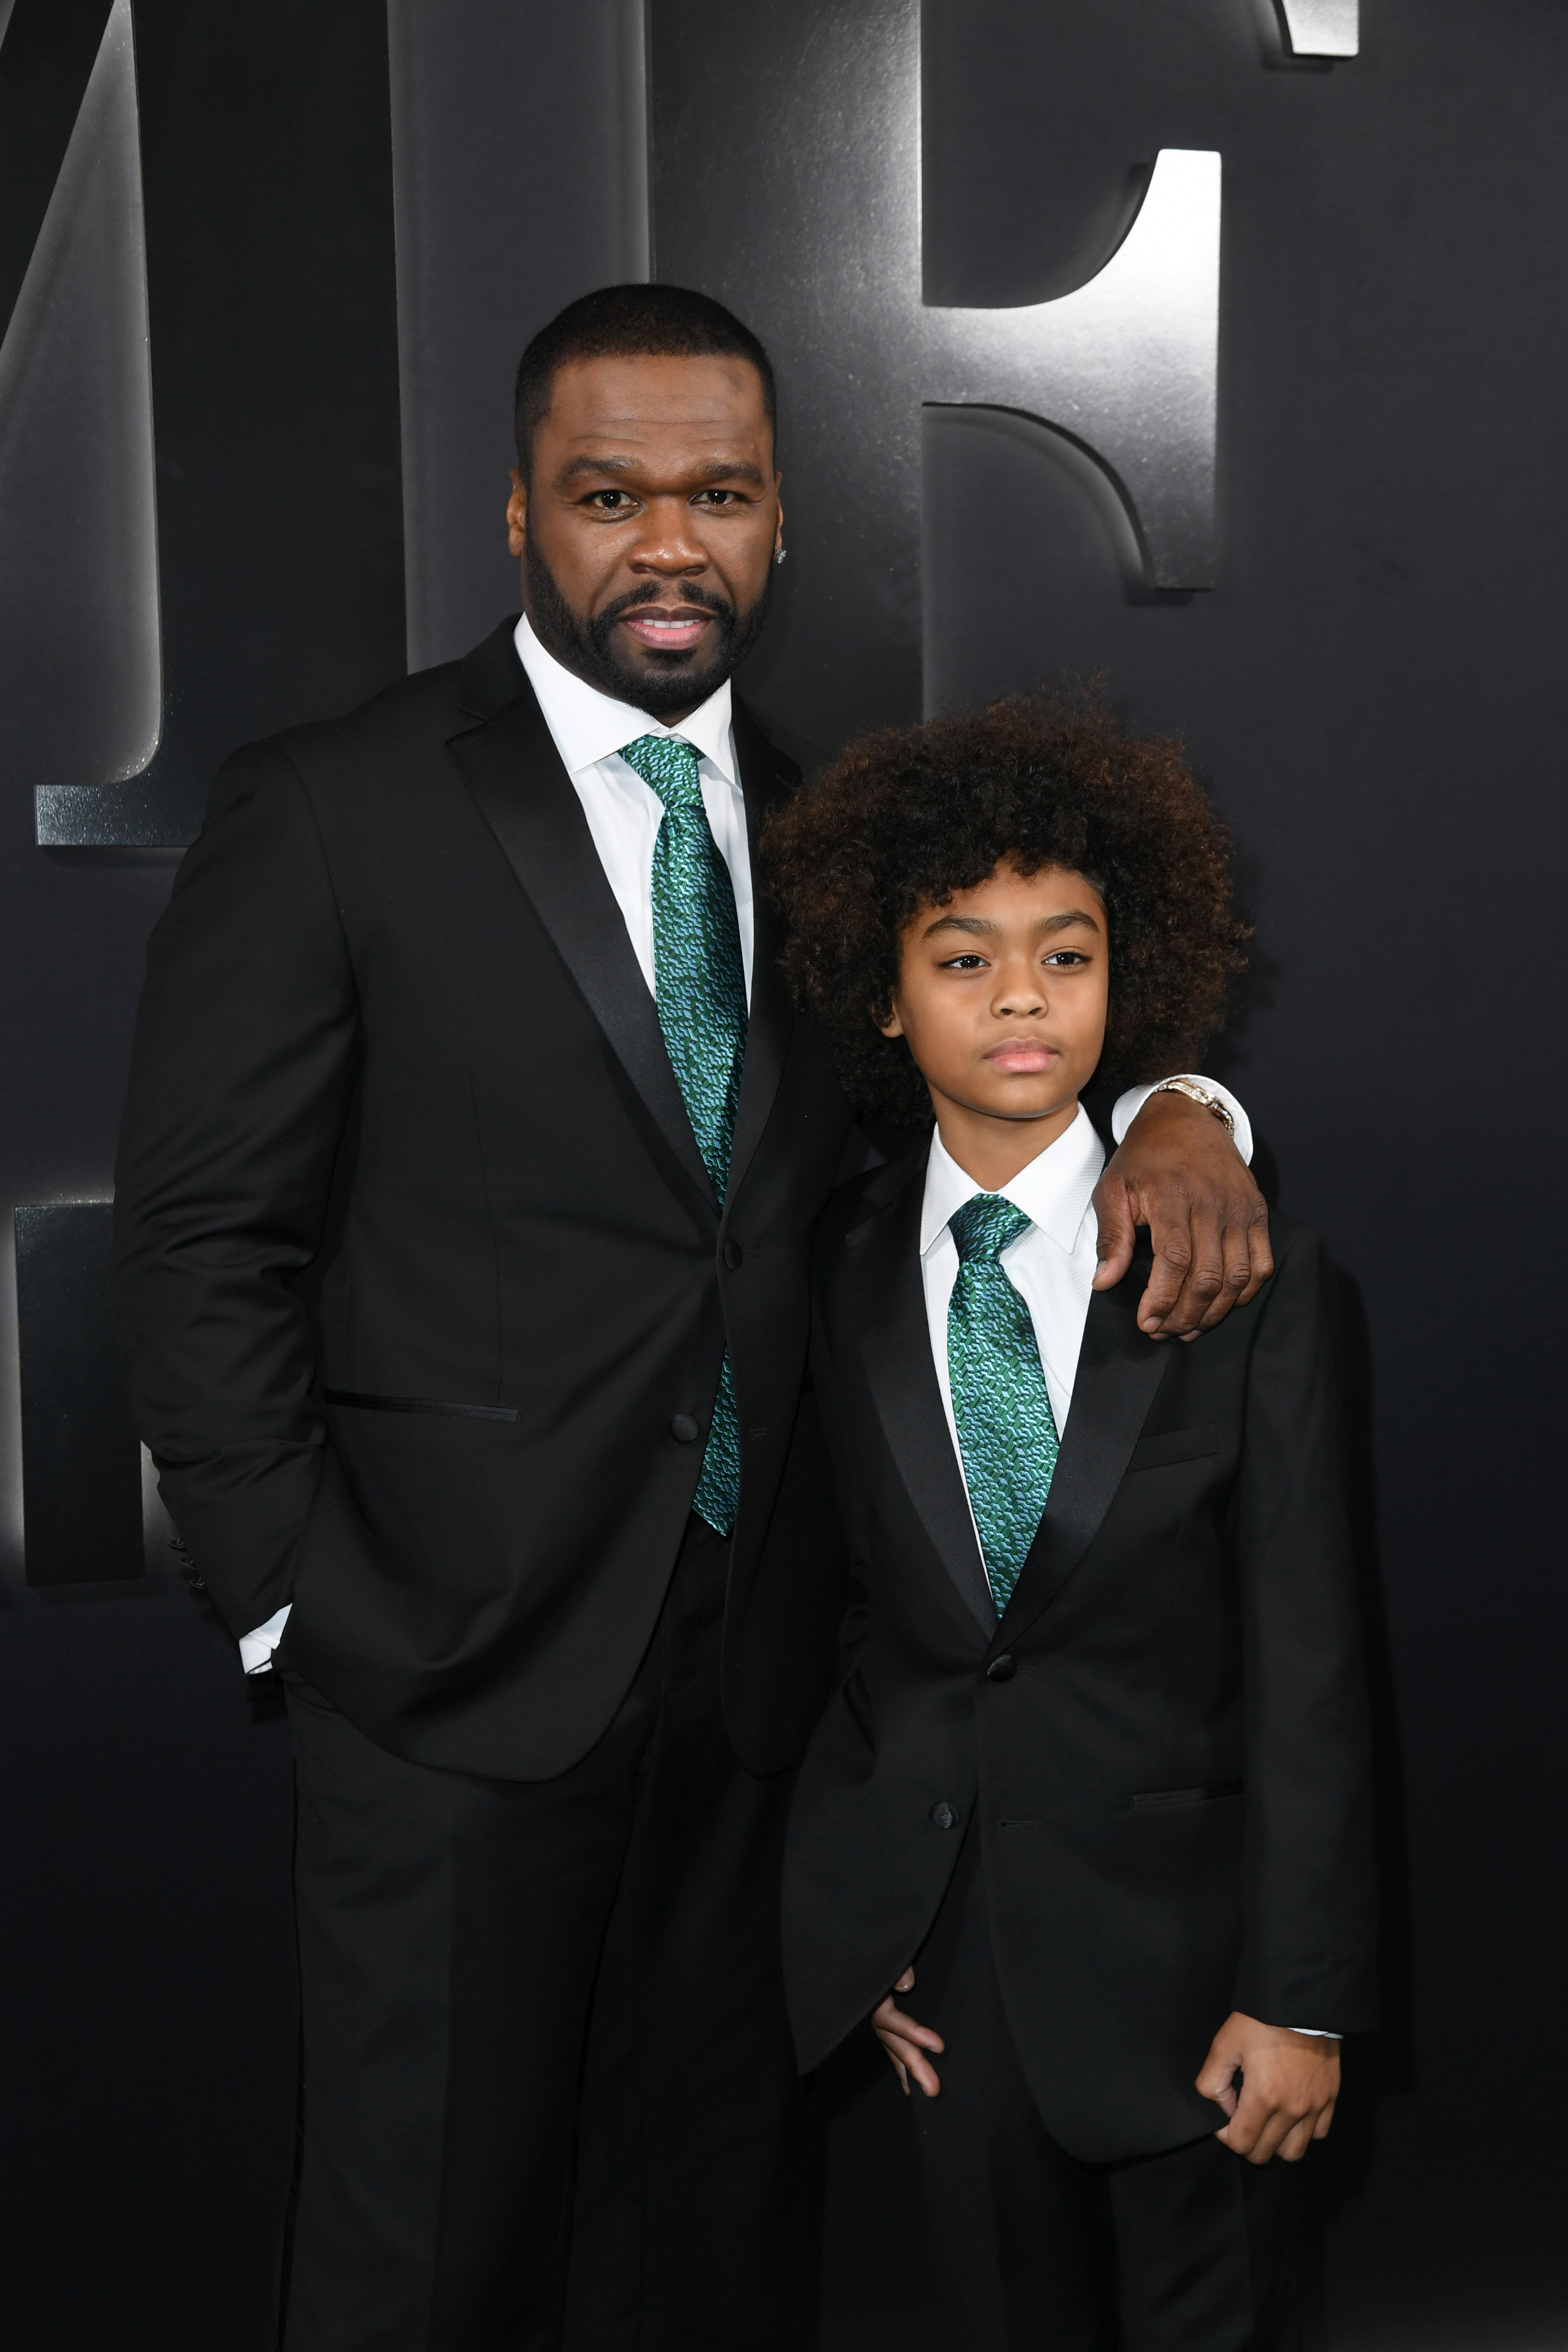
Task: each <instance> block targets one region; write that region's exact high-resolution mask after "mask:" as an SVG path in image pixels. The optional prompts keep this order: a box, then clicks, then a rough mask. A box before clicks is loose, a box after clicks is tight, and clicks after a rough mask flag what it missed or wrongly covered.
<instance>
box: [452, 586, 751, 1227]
mask: <svg viewBox="0 0 1568 2352" xmlns="http://www.w3.org/2000/svg"><path fill="white" fill-rule="evenodd" d="M498 634H499V633H498ZM489 650H490V648H489V644H488V643H487V646H484V647H481V648H480V652H481V653H483V654H486V655H489ZM511 657H512V661H513V663H514V665H515V667H516V675H517V679H518V681H519V691H518V692H517V694H516V696H515V697H514V698H513V699H512V700H510V701H509V702H508V703H506V704H505V705H504V707H503V708H502V709H500V710H499V711H498V712H496V713H495V714H494V715H493V716H491V717H490V718H489V719H486V721H485V723H484V724H483V725H482V726H479V727H476V728H474V729H472V730H470V731H469V732H468V733H467V734H463V735H457V736H454V737H453V738H452V739H451V740H450V741H449V742H448V743H447V750H448V751H450V753H451V755H452V757H453V759H454V760H455V761H457V763H458V769H459V770H460V772H461V773H462V777H463V781H464V782H465V783H466V784H467V785H468V790H469V791H470V792H471V793H472V794H473V796H474V798H475V800H476V801H477V802H478V803H479V808H480V810H481V811H482V812H483V814H484V816H485V818H486V820H487V822H488V823H489V827H490V830H491V832H492V833H493V834H494V835H495V837H496V839H497V840H498V841H499V842H500V845H501V848H502V850H503V851H504V852H505V854H506V857H507V862H508V863H509V865H510V867H511V870H512V872H513V873H514V874H515V875H516V877H517V878H518V880H519V882H520V883H521V886H522V888H523V891H524V894H525V895H526V897H527V898H528V902H529V904H530V906H531V908H533V911H534V913H535V914H536V915H537V916H538V918H539V919H540V921H541V922H542V924H543V926H544V929H545V930H546V931H547V932H548V933H549V935H550V937H551V939H552V940H553V941H554V943H555V946H556V949H557V950H558V951H559V953H560V955H561V958H562V961H563V963H564V964H565V966H566V968H567V970H568V971H570V973H571V974H572V977H573V979H574V981H575V982H576V983H577V986H578V987H579V989H580V990H581V991H582V992H583V994H584V997H585V998H586V1000H587V1003H588V1007H589V1010H590V1011H591V1012H592V1013H593V1015H594V1017H595V1020H596V1021H597V1022H598V1024H599V1026H600V1028H601V1029H602V1030H603V1031H604V1033H605V1036H606V1037H607V1038H608V1039H609V1042H610V1044H611V1045H612V1047H613V1048H614V1050H615V1053H616V1057H617V1059H618V1060H619V1061H620V1064H621V1066H622V1067H623V1068H624V1069H625V1071H626V1076H628V1077H629V1078H630V1080H631V1082H632V1084H633V1086H634V1087H636V1088H637V1093H638V1095H639V1096H640V1097H642V1100H643V1102H644V1104H645V1105H646V1107H647V1110H648V1112H649V1113H650V1115H651V1116H652V1118H653V1119H654V1120H655V1122H656V1124H657V1125H658V1129H659V1131H660V1132H661V1134H662V1135H663V1137H664V1139H665V1141H666V1142H667V1143H668V1145H669V1148H670V1150H672V1151H673V1152H674V1154H675V1156H676V1159H677V1160H679V1163H680V1167H681V1169H682V1171H683V1172H684V1173H685V1175H686V1176H687V1177H688V1178H689V1180H690V1181H691V1183H692V1184H693V1185H694V1186H695V1187H696V1189H697V1192H698V1193H699V1195H700V1199H701V1200H702V1202H704V1204H705V1205H706V1207H707V1208H708V1209H709V1211H710V1213H711V1212H716V1211H717V1208H718V1202H716V1200H715V1199H714V1196H713V1188H712V1185H711V1184H710V1182H709V1180H708V1171H707V1170H706V1168H704V1166H703V1164H702V1155H701V1153H700V1151H699V1150H698V1149H697V1139H696V1137H695V1136H694V1135H693V1134H692V1132H691V1122H690V1120H689V1118H687V1115H686V1106H685V1104H684V1103H683V1102H682V1101H681V1098H680V1089H679V1087H678V1086H677V1085H676V1082H675V1073H674V1071H673V1070H672V1069H671V1067H670V1064H669V1055H668V1052H667V1051H666V1048H665V1043H664V1034H663V1032H662V1031H661V1030H660V1028H659V1025H658V1013H656V1012H655V1010H654V1003H653V997H652V995H651V993H650V992H649V990H648V986H647V982H646V981H645V980H644V978H643V976H642V969H641V967H640V965H639V964H638V962H637V957H636V955H635V954H634V952H633V950H632V943H631V940H629V939H628V938H627V936H626V923H625V920H624V919H623V918H622V915H621V910H620V908H619V907H618V906H617V905H616V896H615V893H614V891H613V890H612V889H611V888H610V886H609V884H608V882H607V881H606V880H605V869H604V867H603V866H601V865H600V863H599V856H598V852H597V851H596V850H595V847H594V836H593V835H592V834H591V833H590V832H589V830H588V822H587V819H586V818H585V817H584V814H583V804H582V803H581V801H579V799H578V798H577V795H576V793H575V792H574V790H573V788H572V780H571V778H570V777H569V776H568V774H567V773H566V771H565V769H564V768H563V766H562V764H561V756H560V753H559V752H558V751H556V749H555V743H554V740H553V738H552V735H551V732H550V730H549V728H548V727H547V726H546V725H545V723H544V717H543V713H542V711H541V709H540V708H539V704H538V701H537V700H536V698H535V697H534V693H533V689H532V688H531V686H530V685H529V683H528V680H527V677H526V675H525V673H524V671H523V668H522V665H521V662H519V661H518V660H517V656H516V654H515V652H513V653H512V656H511ZM497 658H498V660H499V658H500V656H497ZM473 659H474V657H473V656H470V663H471V662H472V661H473Z"/></svg>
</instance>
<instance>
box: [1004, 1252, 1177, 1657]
mask: <svg viewBox="0 0 1568 2352" xmlns="http://www.w3.org/2000/svg"><path fill="white" fill-rule="evenodd" d="M1148 1273H1149V1261H1148V1260H1147V1259H1146V1258H1144V1257H1139V1258H1138V1259H1136V1260H1135V1261H1134V1263H1133V1265H1132V1268H1131V1272H1130V1273H1128V1274H1126V1275H1124V1276H1122V1278H1121V1281H1120V1282H1119V1283H1118V1284H1117V1285H1116V1286H1115V1288H1114V1289H1112V1290H1097V1291H1095V1292H1094V1293H1093V1295H1092V1296H1091V1297H1090V1299H1089V1317H1088V1320H1087V1321H1086V1322H1085V1324H1084V1328H1083V1345H1082V1348H1081V1349H1079V1361H1078V1377H1077V1379H1076V1380H1075V1381H1074V1382H1073V1391H1072V1410H1071V1412H1069V1413H1068V1425H1067V1433H1066V1435H1065V1436H1064V1437H1063V1439H1062V1448H1061V1453H1060V1454H1059V1455H1058V1459H1057V1467H1056V1475H1055V1476H1054V1477H1053V1478H1052V1480H1051V1491H1050V1496H1049V1498H1048V1500H1047V1504H1046V1509H1045V1516H1044V1517H1043V1518H1042V1519H1041V1521H1040V1525H1039V1528H1038V1531H1037V1534H1036V1537H1035V1540H1034V1543H1033V1544H1032V1545H1031V1547H1030V1549H1029V1556H1028V1558H1027V1559H1026V1561H1025V1562H1024V1565H1023V1568H1022V1570H1020V1571H1019V1576H1018V1581H1017V1583H1016V1585H1015V1587H1014V1588H1013V1597H1012V1599H1011V1601H1009V1602H1008V1604H1007V1611H1006V1614H1005V1617H1004V1619H1003V1621H1002V1629H1001V1633H1000V1634H999V1636H998V1639H999V1640H1001V1641H1003V1642H1012V1641H1016V1639H1017V1637H1018V1635H1019V1634H1020V1633H1023V1632H1024V1631H1025V1629H1026V1627H1027V1626H1029V1625H1031V1624H1032V1623H1033V1622H1034V1621H1035V1619H1036V1618H1037V1617H1038V1616H1040V1615H1042V1614H1043V1612H1045V1611H1046V1610H1047V1609H1048V1608H1049V1607H1050V1605H1051V1602H1052V1601H1054V1600H1055V1599H1056V1597H1057V1595H1058V1593H1059V1592H1060V1591H1061V1589H1062V1587H1063V1585H1064V1584H1066V1582H1067V1580H1068V1577H1070V1576H1071V1574H1072V1572H1073V1570H1074V1569H1076V1568H1077V1566H1078V1564H1079V1560H1080V1559H1082V1558H1083V1556H1084V1553H1085V1552H1086V1551H1087V1550H1088V1549H1089V1545H1090V1544H1091V1543H1092V1542H1093V1540H1094V1538H1095V1537H1096V1536H1097V1535H1098V1534H1099V1532H1100V1522H1101V1520H1102V1519H1103V1518H1104V1517H1105V1514H1106V1513H1107V1511H1108V1510H1109V1509H1110V1505H1111V1500H1112V1497H1113V1496H1114V1495H1115V1493H1116V1490H1117V1488H1118V1486H1121V1481H1122V1478H1123V1476H1124V1475H1126V1470H1127V1465H1128V1462H1129V1460H1130V1458H1131V1453H1132V1448H1133V1447H1134V1445H1136V1444H1137V1443H1138V1433H1139V1431H1140V1430H1141V1429H1142V1426H1143V1423H1144V1422H1145V1421H1146V1420H1147V1418H1148V1414H1149V1408H1150V1406H1151V1405H1152V1403H1153V1402H1154V1391H1155V1390H1156V1389H1157V1388H1158V1387H1159V1385H1160V1382H1161V1381H1162V1379H1163V1377H1164V1371H1165V1366H1166V1364H1167V1363H1168V1362H1169V1361H1170V1351H1171V1348H1172V1345H1173V1342H1171V1341H1170V1340H1161V1339H1145V1338H1144V1336H1143V1334H1142V1331H1140V1329H1139V1328H1138V1319H1137V1318H1138V1301H1139V1300H1140V1298H1142V1296H1143V1289H1144V1285H1145V1283H1146V1282H1147V1280H1148ZM1198 1344H1199V1345H1200V1346H1201V1345H1202V1342H1201V1341H1200V1342H1199V1343H1198Z"/></svg>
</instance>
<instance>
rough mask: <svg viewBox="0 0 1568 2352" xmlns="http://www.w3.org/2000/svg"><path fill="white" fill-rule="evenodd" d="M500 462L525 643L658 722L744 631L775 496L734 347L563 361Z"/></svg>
mask: <svg viewBox="0 0 1568 2352" xmlns="http://www.w3.org/2000/svg"><path fill="white" fill-rule="evenodd" d="M511 479H512V492H511V498H510V502H509V504H508V506H507V525H508V531H509V539H510V547H511V551H512V553H513V554H514V555H520V556H521V558H522V585H523V605H524V609H525V610H526V612H527V614H528V617H529V621H530V623H531V625H532V627H533V630H534V632H535V634H536V635H537V636H538V637H539V639H540V642H541V643H542V645H543V646H545V647H546V648H547V649H548V650H549V651H550V652H551V653H552V654H553V655H554V656H555V658H556V659H557V661H559V662H562V663H563V664H564V665H565V667H567V668H568V669H570V670H574V671H575V673H576V675H577V676H578V677H583V678H585V679H586V680H587V681H588V683H589V685H591V686H596V687H598V688H600V689H601V690H602V691H603V692H605V693H606V694H611V695H614V696H615V697H616V698H617V699H618V700H620V701H622V702H629V703H631V704H632V705H633V706H634V707H635V708H636V709H639V710H647V711H649V712H651V713H652V714H653V715H654V716H655V717H656V718H658V719H665V720H666V721H668V723H670V724H674V723H675V722H677V721H678V720H679V719H683V718H685V716H686V715H687V713H688V712H689V711H691V710H695V709H696V708H697V706H698V704H699V703H700V702H705V701H706V700H707V698H708V697H709V696H710V694H711V693H712V692H713V690H714V688H716V687H718V686H721V684H722V683H723V681H724V679H725V678H726V677H729V675H730V672H731V670H732V669H733V668H734V667H735V664H736V663H737V662H738V661H739V660H740V659H741V657H742V655H743V654H744V653H746V652H747V651H748V650H749V649H750V647H751V646H752V643H753V642H754V640H755V638H756V635H757V633H758V631H759V630H760V629H761V626H762V623H763V614H764V612H765V609H766V604H767V593H768V583H769V580H770V578H771V576H772V565H773V551H774V549H775V548H776V547H777V546H778V544H779V533H780V529H781V524H782V519H783V518H782V509H781V508H780V506H779V498H778V487H779V477H778V475H777V474H776V473H775V472H774V471H773V434H772V432H771V430H770V428H769V425H768V417H767V410H766V409H765V407H764V406H763V387H762V381H761V379H760V377H759V376H758V374H757V372H756V370H755V368H753V367H752V364H751V362H749V361H747V360H742V359H715V358H710V359H671V358H647V359H601V360H575V361H573V362H570V363H569V364H568V365H567V366H565V367H563V368H561V369H560V370H559V371H558V372H557V373H556V377H555V381H554V384H553V386H552V394H551V402H550V408H549V412H548V414H547V415H545V417H544V418H543V420H542V423H541V425H540V426H539V429H538V431H537V432H536V434H535V435H534V438H533V451H532V465H531V480H530V481H529V482H528V483H526V484H525V483H524V481H523V479H522V477H521V475H520V474H518V473H515V472H514V473H513V475H512V478H511Z"/></svg>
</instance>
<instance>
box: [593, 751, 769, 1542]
mask: <svg viewBox="0 0 1568 2352" xmlns="http://www.w3.org/2000/svg"><path fill="white" fill-rule="evenodd" d="M621 757H622V759H623V760H624V761H626V765H627V767H628V768H635V769H636V771H637V774H638V775H639V776H640V777H641V778H642V780H643V782H644V783H646V784H648V785H651V787H652V788H653V790H654V791H655V792H656V793H658V796H659V799H660V800H661V801H662V802H663V803H664V816H663V819H662V821H661V823H660V824H659V828H658V839H657V840H656V841H655V843H654V845H653V975H654V990H653V998H654V1004H655V1006H656V1008H657V1010H658V1025H659V1027H660V1029H662V1031H663V1032H664V1042H665V1045H666V1047H667V1049H668V1054H669V1058H670V1063H671V1065H672V1066H673V1068H674V1071H675V1081H676V1084H677V1085H678V1086H679V1088H680V1094H681V1099H682V1101H683V1102H684V1103H685V1105H686V1111H687V1116H688V1118H689V1119H690V1121H691V1128H692V1132H693V1134H694V1135H695V1136H696V1138H697V1149H698V1150H699V1151H700V1153H701V1154H702V1164H703V1166H704V1167H705V1168H706V1169H707V1171H708V1173H709V1175H710V1178H711V1179H712V1182H713V1190H714V1192H716V1193H717V1194H718V1196H719V1198H720V1200H721V1201H722V1199H723V1198H724V1191H725V1187H726V1185H727V1184H728V1182H729V1180H730V1147H731V1143H732V1142H733V1141H734V1138H735V1106H736V1104H737V1102H738V1101H739V1100H740V1095H741V1068H742V1064H743V1063H744V1061H745V1058H746V973H745V967H744V965H743V964H742V961H741V927H740V924H739V923H738V922H737V920H736V919H735V892H734V888H733V886H732V885H731V880H730V869H729V867H728V866H726V865H725V863H724V860H723V859H722V857H721V856H720V855H719V850H718V845H717V844H716V843H715V841H714V839H713V834H712V829H711V827H710V824H709V823H708V812H707V810H706V809H705V808H704V807H703V805H702V786H701V784H700V782H699V779H698V773H697V754H696V752H695V751H693V750H692V749H691V746H690V744H689V743H683V742H682V741H681V740H680V738H679V736H675V735H639V736H638V737H637V741H636V742H635V743H626V744H624V745H623V746H622V750H621ZM740 1495H741V1429H740V1423H739V1421H738V1419H737V1417H736V1412H735V1384H734V1381H733V1379H732V1377H731V1371H730V1358H729V1355H728V1352H726V1354H725V1357H724V1362H723V1366H722V1368H721V1371H720V1374H719V1393H718V1396H717V1397H716V1398H715V1400H714V1403H713V1423H712V1427H711V1428H710V1430H709V1433H708V1444H707V1446H706V1448H705V1450H704V1452H703V1455H702V1475H701V1476H700V1478H699V1479H698V1482H697V1492H696V1495H695V1496H693V1498H692V1508H693V1510H695V1511H696V1512H698V1513H699V1515H700V1517H702V1518H705V1519H706V1520H707V1522H708V1524H709V1526H710V1528H715V1529H716V1530H717V1532H718V1533H719V1534H720V1535H721V1536H727V1535H728V1534H729V1532H730V1530H731V1528H732V1527H733V1526H734V1524H735V1511H736V1507H737V1505H738V1503H739V1501H740Z"/></svg>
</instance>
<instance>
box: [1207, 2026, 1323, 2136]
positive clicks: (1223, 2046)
mask: <svg viewBox="0 0 1568 2352" xmlns="http://www.w3.org/2000/svg"><path fill="white" fill-rule="evenodd" d="M1237 2074H1240V2076H1241V2083H1240V2085H1239V2088H1238V2087H1237V2082H1236V2077H1237ZM1197 2087H1198V2089H1199V2090H1200V2091H1201V2092H1202V2093H1203V2095H1204V2097H1205V2099H1213V2101H1214V2102H1215V2105H1216V2106H1219V2107H1222V2108H1223V2109H1224V2111H1225V2114H1226V2118H1227V2120H1226V2122H1225V2124H1223V2125H1222V2126H1221V2127H1220V2129H1219V2130H1218V2131H1217V2132H1215V2138H1216V2139H1218V2140H1223V2141H1224V2142H1225V2145H1226V2147H1229V2148H1234V2149H1235V2151H1236V2153H1237V2156H1245V2157H1246V2158H1247V2161H1248V2163H1250V2164H1267V2163H1268V2159H1269V2158H1270V2157H1271V2156H1279V2157H1283V2158H1284V2159H1285V2161H1286V2163H1287V2164H1294V2163H1295V2162H1296V2160H1297V2158H1299V2157H1303V2156H1305V2155H1306V2153H1307V2150H1308V2148H1309V2147H1310V2146H1311V2144H1312V2142H1313V2141H1314V2140H1315V2139H1322V2138H1323V2137H1325V2136H1326V2135H1327V2132H1328V2128H1329V2126H1330V2125H1331V2123H1332V2121H1333V2119H1334V2102H1335V2100H1336V2099H1337V2098H1338V2097H1339V2095H1340V2045H1339V2043H1338V2042H1335V2041H1332V2040H1331V2039H1330V2038H1329V2037H1328V2036H1326V2035H1323V2034H1318V2033H1297V2032H1293V2031H1292V2030H1291V2029H1290V2028H1289V2026H1283V2025H1264V2024H1262V2023H1260V2022H1259V2021H1258V2019H1257V2018H1256V2017H1245V2016H1243V2014H1242V2012H1241V2011H1240V2010H1234V2011H1232V2012H1231V2014H1230V2016H1229V2017H1227V2018H1226V2021H1225V2023H1224V2024H1223V2025H1222V2026H1221V2027H1220V2030H1219V2032H1217V2033H1216V2034H1215V2038H1214V2040H1213V2042H1211V2043H1210V2045H1209V2054H1208V2056H1207V2058H1206V2059H1205V2062H1204V2070H1203V2073H1202V2074H1200V2075H1199V2076H1198V2079H1197Z"/></svg>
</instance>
